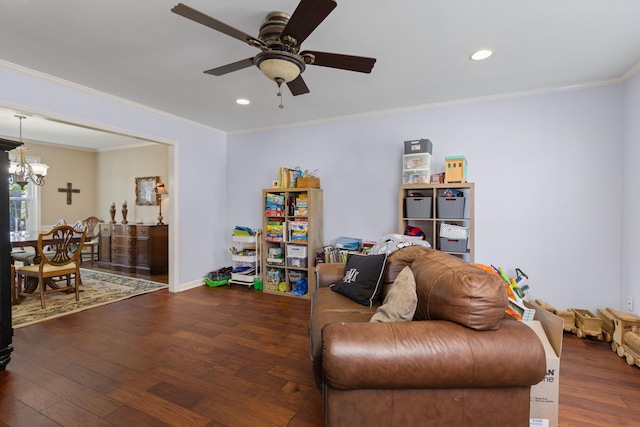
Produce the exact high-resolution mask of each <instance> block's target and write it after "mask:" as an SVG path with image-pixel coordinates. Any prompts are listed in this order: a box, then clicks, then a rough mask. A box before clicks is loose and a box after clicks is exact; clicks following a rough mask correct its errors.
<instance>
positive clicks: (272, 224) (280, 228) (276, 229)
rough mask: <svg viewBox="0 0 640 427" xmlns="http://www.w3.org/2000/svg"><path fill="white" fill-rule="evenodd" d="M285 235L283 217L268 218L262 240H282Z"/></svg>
mask: <svg viewBox="0 0 640 427" xmlns="http://www.w3.org/2000/svg"><path fill="white" fill-rule="evenodd" d="M284 235H285V222H284V219H283V218H269V220H268V221H267V230H266V233H265V235H264V240H266V241H267V242H282V241H283V238H284Z"/></svg>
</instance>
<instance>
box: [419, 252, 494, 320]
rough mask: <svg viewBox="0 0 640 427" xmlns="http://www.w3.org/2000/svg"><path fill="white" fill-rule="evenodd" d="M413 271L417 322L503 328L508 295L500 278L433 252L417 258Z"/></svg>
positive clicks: (457, 259) (458, 259)
mask: <svg viewBox="0 0 640 427" xmlns="http://www.w3.org/2000/svg"><path fill="white" fill-rule="evenodd" d="M411 270H412V271H413V275H414V277H415V279H416V293H417V295H418V306H417V308H416V314H415V316H414V320H449V321H452V322H455V323H458V324H460V325H463V326H466V327H468V328H472V329H476V330H494V329H497V328H498V327H499V326H500V321H501V320H502V318H503V317H504V311H505V309H506V308H507V293H506V292H505V290H504V284H503V281H502V280H501V279H500V278H499V277H498V276H497V275H493V274H490V273H488V272H486V271H484V270H482V269H480V268H478V267H476V266H474V265H473V264H469V263H468V262H466V261H463V260H461V259H460V258H457V257H455V256H452V255H449V254H446V253H444V252H440V251H437V250H433V249H427V250H426V252H424V253H423V254H422V255H421V256H420V257H419V258H418V259H416V260H415V261H414V262H413V264H412V265H411Z"/></svg>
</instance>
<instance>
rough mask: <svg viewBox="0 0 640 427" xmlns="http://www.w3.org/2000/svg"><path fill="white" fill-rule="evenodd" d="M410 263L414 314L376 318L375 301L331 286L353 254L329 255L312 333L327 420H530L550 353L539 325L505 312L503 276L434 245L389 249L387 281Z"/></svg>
mask: <svg viewBox="0 0 640 427" xmlns="http://www.w3.org/2000/svg"><path fill="white" fill-rule="evenodd" d="M405 266H410V267H411V270H412V272H413V274H414V277H415V281H416V293H417V295H418V304H417V309H416V312H415V315H414V318H413V321H410V322H394V323H373V322H369V319H370V318H371V316H372V315H373V314H374V313H375V311H376V309H377V308H378V307H379V305H380V303H378V304H377V305H374V306H373V307H371V308H368V307H365V306H363V305H361V304H358V303H356V302H354V301H352V300H351V299H349V298H348V297H345V296H343V295H341V294H339V293H337V292H334V291H333V290H331V289H330V288H329V287H328V286H329V285H330V284H332V283H335V282H336V281H339V280H340V279H341V278H342V276H343V272H344V264H319V265H318V267H317V270H316V271H317V278H318V280H317V283H318V289H317V290H316V292H315V293H314V294H313V297H312V304H311V321H310V337H311V352H312V364H313V370H314V375H315V379H316V383H317V384H318V387H319V388H320V389H321V390H322V393H323V398H324V420H325V425H327V426H348V427H354V426H438V427H441V426H456V427H460V426H491V427H495V426H528V425H529V406H530V402H529V392H530V388H531V385H534V384H537V383H538V382H540V381H541V380H542V379H543V378H544V374H545V366H546V361H545V354H544V350H543V347H542V344H541V343H540V340H539V339H538V337H537V336H536V334H535V333H534V332H533V330H532V329H530V328H529V327H527V326H526V325H524V324H522V323H520V322H518V321H515V320H513V319H512V318H510V317H508V316H505V315H504V310H505V308H506V303H507V299H506V293H505V292H504V288H503V283H502V281H501V280H500V279H499V278H498V277H497V276H494V275H492V274H490V273H487V272H486V271H484V270H482V269H480V268H478V267H475V266H473V265H471V264H469V263H467V262H465V261H462V260H461V259H459V258H456V257H454V256H451V255H448V254H445V253H443V252H440V251H436V250H433V249H426V248H423V247H409V248H405V249H401V250H399V251H396V252H394V253H393V254H391V255H389V257H388V259H387V265H386V269H385V278H384V283H385V290H384V291H383V298H384V295H385V294H386V291H387V290H388V287H389V285H390V284H391V283H393V281H394V280H395V277H396V276H397V275H398V273H399V272H400V271H401V270H402V269H403V268H404V267H405Z"/></svg>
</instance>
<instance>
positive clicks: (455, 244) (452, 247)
mask: <svg viewBox="0 0 640 427" xmlns="http://www.w3.org/2000/svg"><path fill="white" fill-rule="evenodd" d="M440 250H441V251H445V252H467V239H459V240H454V239H447V238H446V237H440Z"/></svg>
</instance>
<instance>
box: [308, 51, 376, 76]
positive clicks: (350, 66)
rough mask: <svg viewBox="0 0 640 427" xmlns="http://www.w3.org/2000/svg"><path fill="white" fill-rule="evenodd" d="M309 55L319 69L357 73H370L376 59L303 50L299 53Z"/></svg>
mask: <svg viewBox="0 0 640 427" xmlns="http://www.w3.org/2000/svg"><path fill="white" fill-rule="evenodd" d="M306 54H311V55H313V56H314V57H315V60H314V61H313V63H312V64H313V65H319V66H321V67H331V68H339V69H341V70H349V71H357V72H359V73H370V72H371V70H372V69H373V64H375V63H376V58H367V57H364V56H354V55H342V54H340V53H330V52H316V51H312V50H305V51H304V52H300V55H301V56H304V55H306Z"/></svg>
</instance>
